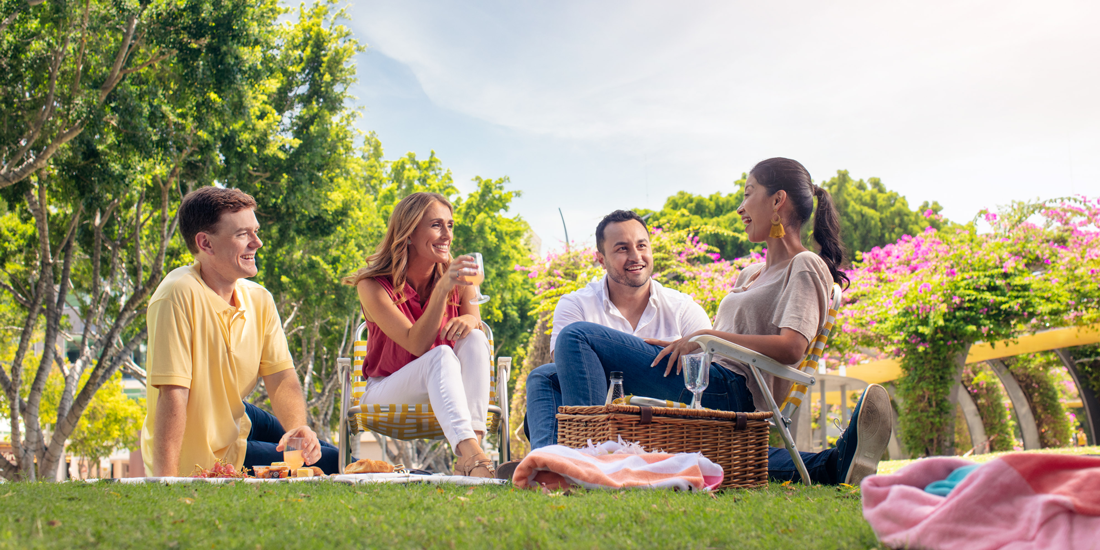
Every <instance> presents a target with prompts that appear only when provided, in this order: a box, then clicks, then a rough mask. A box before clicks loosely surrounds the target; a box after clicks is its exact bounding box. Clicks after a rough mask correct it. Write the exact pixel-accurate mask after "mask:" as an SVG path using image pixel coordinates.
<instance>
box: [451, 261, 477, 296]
mask: <svg viewBox="0 0 1100 550" xmlns="http://www.w3.org/2000/svg"><path fill="white" fill-rule="evenodd" d="M477 268H478V266H477V261H475V260H474V257H473V256H471V255H469V254H464V255H462V256H459V257H457V258H455V259H453V260H451V265H450V266H448V267H447V277H446V278H447V281H446V282H447V284H448V286H449V287H450V288H454V287H456V286H470V285H472V284H474V283H473V282H471V281H470V277H472V276H473V275H474V274H476V273H477Z"/></svg>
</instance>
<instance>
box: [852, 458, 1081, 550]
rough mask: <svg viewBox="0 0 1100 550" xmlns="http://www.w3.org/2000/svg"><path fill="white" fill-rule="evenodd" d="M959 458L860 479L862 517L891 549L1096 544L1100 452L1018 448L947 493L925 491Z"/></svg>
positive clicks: (929, 461) (924, 462) (957, 464)
mask: <svg viewBox="0 0 1100 550" xmlns="http://www.w3.org/2000/svg"><path fill="white" fill-rule="evenodd" d="M971 464H973V463H972V462H969V461H966V460H962V459H958V458H947V457H937V458H927V459H924V460H919V461H917V462H914V463H913V464H910V465H909V466H906V467H905V468H902V469H901V470H899V471H898V472H897V473H894V474H890V475H880V476H871V477H868V478H867V479H864V480H863V484H862V490H863V517H864V518H866V519H867V521H868V522H869V523H870V524H871V528H873V529H874V530H875V534H876V535H878V537H879V539H880V540H881V541H882V542H883V543H885V544H886V545H888V546H891V547H894V548H935V549H945V550H947V549H954V548H959V549H967V550H977V549H987V548H988V549H994V548H997V549H1013V550H1016V549H1025V548H1036V549H1039V548H1042V549H1047V548H1072V549H1087V548H1097V549H1100V458H1091V457H1084V456H1070V455H1056V454H1043V453H1017V454H1010V455H1006V456H1003V457H1001V458H998V459H996V460H993V461H991V462H989V463H987V464H984V465H982V466H981V467H980V468H978V469H976V470H974V472H973V473H971V474H970V475H968V476H967V477H966V478H965V479H963V481H961V482H960V483H959V484H958V485H957V486H956V487H955V488H954V489H953V490H952V491H951V493H950V494H949V495H947V496H946V497H942V496H936V495H933V494H930V493H927V492H925V491H924V488H925V487H926V486H927V485H928V484H930V483H932V482H933V481H937V480H942V479H945V478H946V477H947V476H948V474H950V473H951V472H952V471H954V470H955V469H956V468H959V467H962V466H967V465H971Z"/></svg>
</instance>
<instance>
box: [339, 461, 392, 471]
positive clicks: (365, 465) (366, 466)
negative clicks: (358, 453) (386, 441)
mask: <svg viewBox="0 0 1100 550" xmlns="http://www.w3.org/2000/svg"><path fill="white" fill-rule="evenodd" d="M391 472H393V465H392V464H387V463H385V462H382V461H381V460H371V459H369V458H364V459H362V460H357V461H355V462H354V463H352V464H348V465H347V466H346V467H345V468H344V473H345V474H388V473H391Z"/></svg>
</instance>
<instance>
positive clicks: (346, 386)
mask: <svg viewBox="0 0 1100 550" xmlns="http://www.w3.org/2000/svg"><path fill="white" fill-rule="evenodd" d="M481 330H482V331H483V332H484V333H485V336H486V337H487V338H488V340H489V349H490V355H489V364H488V365H486V368H488V369H489V372H490V375H489V378H490V380H489V431H494V430H495V431H499V432H500V433H499V436H500V443H499V445H500V447H499V451H500V462H501V463H504V462H507V461H508V460H510V458H511V457H510V454H511V453H510V449H509V442H508V434H507V430H508V375H509V371H510V370H511V364H510V362H509V361H503V360H502V361H500V362H499V363H500V364H499V366H494V364H493V363H494V359H493V354H492V350H493V349H494V348H493V330H492V329H491V328H489V325H487V324H485V322H484V321H482V322H481ZM368 337H369V335H368V334H367V324H366V323H362V324H360V325H359V328H358V329H356V331H355V341H354V342H353V343H352V358H351V359H350V360H349V359H348V358H341V359H340V360H339V361H338V363H339V367H340V368H339V372H340V382H341V392H340V471H341V472H343V471H344V467H345V466H347V463H348V460H349V459H350V458H351V450H350V446H349V444H348V440H349V438H350V437H352V436H353V435H357V434H358V433H359V432H362V431H366V430H370V431H372V432H375V433H378V434H381V435H383V436H386V437H392V438H394V439H398V440H402V441H411V440H417V439H442V438H443V429H442V428H441V427H440V426H439V422H438V421H437V420H436V418H435V414H434V413H433V412H432V406H431V405H430V404H428V403H391V404H375V403H371V404H367V405H366V406H362V407H361V406H360V405H359V399H360V398H361V397H362V396H363V394H364V393H365V392H366V390H367V379H366V378H364V377H363V360H364V359H365V358H366V355H367V338H368ZM382 444H383V452H382V455H383V456H382V459H383V460H385V459H386V456H385V454H386V453H385V446H384V445H385V439H384V438H383V439H382Z"/></svg>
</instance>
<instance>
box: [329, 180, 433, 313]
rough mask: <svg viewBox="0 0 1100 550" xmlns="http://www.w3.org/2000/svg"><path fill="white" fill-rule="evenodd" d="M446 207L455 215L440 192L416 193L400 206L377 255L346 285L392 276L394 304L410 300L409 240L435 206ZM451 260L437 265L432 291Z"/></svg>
mask: <svg viewBox="0 0 1100 550" xmlns="http://www.w3.org/2000/svg"><path fill="white" fill-rule="evenodd" d="M437 202H438V203H440V204H442V205H443V206H446V207H447V209H448V210H450V211H451V214H454V210H455V209H454V206H452V205H451V202H450V201H448V200H447V197H444V196H443V195H440V194H439V193H413V194H411V195H409V196H407V197H405V198H403V199H401V202H399V203H397V206H395V207H394V209H393V214H390V221H389V224H388V225H387V226H386V235H385V236H384V237H382V242H380V243H378V246H377V247H376V248H375V249H374V254H371V255H370V256H367V262H366V263H367V265H366V266H364V267H362V268H361V269H359V270H358V271H356V272H355V273H353V274H351V275H349V276H347V277H344V281H343V282H344V284H346V285H351V286H355V285H358V284H359V281H362V280H363V279H366V278H368V277H370V278H375V277H389V278H390V280H391V281H393V290H394V293H395V294H396V296H395V299H394V302H393V303H394V304H400V303H402V302H404V301H405V300H407V299H408V298H406V297H405V279H406V276H407V271H408V267H409V245H408V242H409V237H411V236H412V234H413V232H414V231H416V226H418V225H420V220H422V219H424V213H425V212H427V211H428V207H430V206H431V205H432V204H434V203H437ZM448 265H450V261H448V262H447V263H444V264H436V265H435V268H434V269H433V272H432V278H431V281H430V283H431V284H430V287H429V288H435V283H436V281H438V280H439V279H440V278H441V277H442V276H443V274H444V273H446V271H447V267H448Z"/></svg>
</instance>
